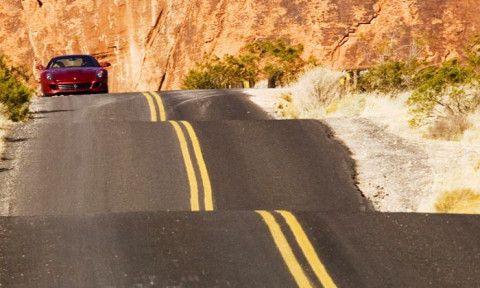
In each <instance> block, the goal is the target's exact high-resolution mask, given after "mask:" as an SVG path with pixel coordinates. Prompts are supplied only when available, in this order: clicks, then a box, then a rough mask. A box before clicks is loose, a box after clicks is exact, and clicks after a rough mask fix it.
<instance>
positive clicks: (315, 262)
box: [256, 211, 337, 288]
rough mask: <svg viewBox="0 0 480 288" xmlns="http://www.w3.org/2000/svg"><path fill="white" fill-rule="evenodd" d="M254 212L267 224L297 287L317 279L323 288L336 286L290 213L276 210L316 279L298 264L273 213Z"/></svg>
mask: <svg viewBox="0 0 480 288" xmlns="http://www.w3.org/2000/svg"><path fill="white" fill-rule="evenodd" d="M256 212H257V213H258V214H260V215H261V216H262V218H263V220H264V222H265V224H267V226H268V228H269V230H270V233H271V234H272V237H273V240H274V242H275V244H276V246H277V248H278V250H279V251H280V254H281V255H282V258H283V260H284V261H285V264H286V265H287V267H288V269H289V271H290V273H291V274H292V276H293V278H295V281H296V282H297V285H298V287H302V288H303V287H316V286H317V285H315V284H314V283H316V282H317V281H320V283H321V284H322V286H323V287H325V288H335V287H337V286H336V285H335V283H334V282H333V280H332V278H331V277H330V275H329V274H328V272H327V270H326V268H325V266H324V265H323V263H322V262H321V261H320V258H319V257H318V255H317V253H316V252H315V249H314V248H313V245H312V243H311V242H310V240H309V239H308V236H307V234H306V233H305V231H304V230H303V228H302V226H301V225H300V223H299V222H298V220H297V218H296V217H295V216H294V215H293V214H292V213H290V212H287V211H276V213H278V214H279V215H280V216H281V217H283V219H284V220H285V222H286V224H287V226H288V227H289V229H290V230H291V233H292V234H293V235H294V238H295V241H296V242H297V244H298V246H299V247H300V250H301V252H302V253H303V255H304V257H305V258H306V259H307V262H308V264H309V265H310V267H311V269H312V271H313V272H314V274H315V276H316V278H317V279H309V277H308V276H307V274H306V273H305V271H304V270H303V269H302V265H300V262H299V261H298V258H297V257H296V256H295V253H294V252H293V249H292V246H291V245H290V244H289V243H288V240H287V237H286V236H285V234H284V232H283V231H282V228H281V226H280V224H278V222H277V220H276V219H275V217H274V214H272V213H271V212H267V211H256Z"/></svg>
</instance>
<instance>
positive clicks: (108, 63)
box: [100, 62, 112, 68]
mask: <svg viewBox="0 0 480 288" xmlns="http://www.w3.org/2000/svg"><path fill="white" fill-rule="evenodd" d="M100 66H102V67H103V68H107V67H110V66H112V64H110V62H102V63H100Z"/></svg>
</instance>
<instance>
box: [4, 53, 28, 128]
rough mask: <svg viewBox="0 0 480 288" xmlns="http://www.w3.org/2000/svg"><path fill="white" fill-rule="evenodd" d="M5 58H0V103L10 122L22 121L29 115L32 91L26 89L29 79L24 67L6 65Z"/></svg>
mask: <svg viewBox="0 0 480 288" xmlns="http://www.w3.org/2000/svg"><path fill="white" fill-rule="evenodd" d="M6 60H7V59H6V57H5V56H0V103H2V104H3V105H4V107H5V110H6V112H7V114H8V116H9V118H10V119H11V120H12V121H22V120H24V119H25V118H27V117H28V115H29V110H28V104H29V102H30V97H31V95H32V90H31V89H30V88H28V87H27V85H26V83H27V81H28V79H29V77H28V75H27V73H26V71H27V69H25V68H24V67H15V66H11V65H8V64H7V62H6Z"/></svg>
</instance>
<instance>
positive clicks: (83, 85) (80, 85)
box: [58, 83, 90, 90]
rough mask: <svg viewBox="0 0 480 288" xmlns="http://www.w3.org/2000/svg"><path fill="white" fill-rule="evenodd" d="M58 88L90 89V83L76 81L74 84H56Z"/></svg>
mask: <svg viewBox="0 0 480 288" xmlns="http://www.w3.org/2000/svg"><path fill="white" fill-rule="evenodd" d="M58 89H59V90H85V89H90V83H76V84H58Z"/></svg>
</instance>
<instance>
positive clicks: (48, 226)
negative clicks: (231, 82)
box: [0, 90, 480, 287]
mask: <svg viewBox="0 0 480 288" xmlns="http://www.w3.org/2000/svg"><path fill="white" fill-rule="evenodd" d="M32 110H33V111H34V112H33V120H32V121H30V122H29V123H27V124H23V125H20V126H17V127H16V128H15V129H13V131H12V132H11V133H10V134H9V136H8V138H7V150H6V153H5V154H4V155H3V157H2V161H1V162H0V183H1V184H2V185H1V187H0V212H1V213H2V215H3V216H2V217H0V287H478V285H479V283H480V240H478V239H480V221H479V220H480V217H478V216H467V215H420V214H384V213H377V212H374V211H371V209H370V207H371V206H370V205H369V203H368V201H366V200H365V199H364V198H363V197H362V195H361V193H360V191H358V189H357V188H356V186H355V169H354V168H355V163H354V162H353V160H352V159H351V157H350V155H349V151H348V149H347V148H346V147H344V146H343V145H342V143H341V142H339V141H338V139H336V138H335V137H334V135H333V133H332V131H330V129H329V128H328V127H326V126H325V125H323V124H322V123H321V122H319V121H314V120H289V121H276V120H272V119H270V117H269V116H268V115H267V114H266V113H265V112H263V110H262V109H260V108H259V107H257V106H255V104H253V103H252V102H250V101H249V99H248V96H247V95H246V94H244V93H242V91H241V90H228V91H222V90H218V91H188V92H184V91H172V92H158V93H155V92H148V93H125V94H108V95H81V96H67V97H53V98H42V99H39V100H37V101H36V102H35V103H34V105H33V106H32Z"/></svg>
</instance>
